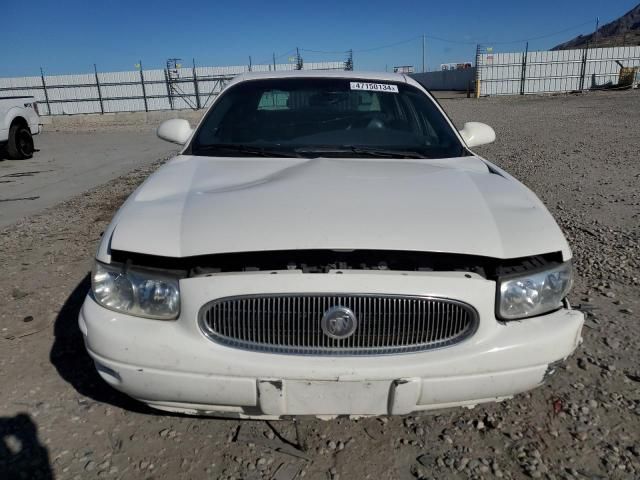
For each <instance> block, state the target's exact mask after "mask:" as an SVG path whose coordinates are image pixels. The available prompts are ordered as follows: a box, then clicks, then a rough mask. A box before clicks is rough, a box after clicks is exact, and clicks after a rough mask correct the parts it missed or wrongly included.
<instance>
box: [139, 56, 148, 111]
mask: <svg viewBox="0 0 640 480" xmlns="http://www.w3.org/2000/svg"><path fill="white" fill-rule="evenodd" d="M138 65H140V85H141V86H142V98H143V100H144V111H145V112H148V111H149V105H148V104H147V89H146V88H145V86H144V72H143V71H142V60H140V62H138Z"/></svg>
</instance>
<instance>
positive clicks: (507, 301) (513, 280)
mask: <svg viewBox="0 0 640 480" xmlns="http://www.w3.org/2000/svg"><path fill="white" fill-rule="evenodd" d="M572 281H573V268H572V265H571V262H565V263H563V264H561V265H558V266H556V267H553V268H550V269H548V270H543V271H540V272H534V273H525V274H516V275H509V276H505V277H502V278H499V279H498V299H497V308H496V310H497V313H498V317H499V318H500V319H502V320H516V319H519V318H526V317H533V316H535V315H540V314H542V313H546V312H550V311H551V310H555V309H557V308H559V307H561V306H562V300H563V299H564V297H566V296H567V293H569V290H570V289H571V284H572Z"/></svg>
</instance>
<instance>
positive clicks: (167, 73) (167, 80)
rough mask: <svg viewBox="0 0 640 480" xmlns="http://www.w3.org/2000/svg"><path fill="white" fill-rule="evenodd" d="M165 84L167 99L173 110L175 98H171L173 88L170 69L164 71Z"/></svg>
mask: <svg viewBox="0 0 640 480" xmlns="http://www.w3.org/2000/svg"><path fill="white" fill-rule="evenodd" d="M164 82H165V83H166V85H167V98H168V99H169V108H170V109H171V110H173V97H172V96H171V87H170V86H169V72H168V69H165V71H164Z"/></svg>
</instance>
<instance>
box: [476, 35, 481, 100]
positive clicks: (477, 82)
mask: <svg viewBox="0 0 640 480" xmlns="http://www.w3.org/2000/svg"><path fill="white" fill-rule="evenodd" d="M475 89H476V92H475V97H476V98H480V44H478V45H477V46H476V78H475Z"/></svg>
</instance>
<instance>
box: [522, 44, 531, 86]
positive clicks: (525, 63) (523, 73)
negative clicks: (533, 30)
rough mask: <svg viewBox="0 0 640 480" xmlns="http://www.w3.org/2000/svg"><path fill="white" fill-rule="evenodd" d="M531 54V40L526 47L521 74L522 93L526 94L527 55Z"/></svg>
mask: <svg viewBox="0 0 640 480" xmlns="http://www.w3.org/2000/svg"><path fill="white" fill-rule="evenodd" d="M528 56H529V42H527V45H526V46H525V47H524V54H523V55H522V73H521V74H520V95H524V84H525V82H526V81H527V57H528Z"/></svg>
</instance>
